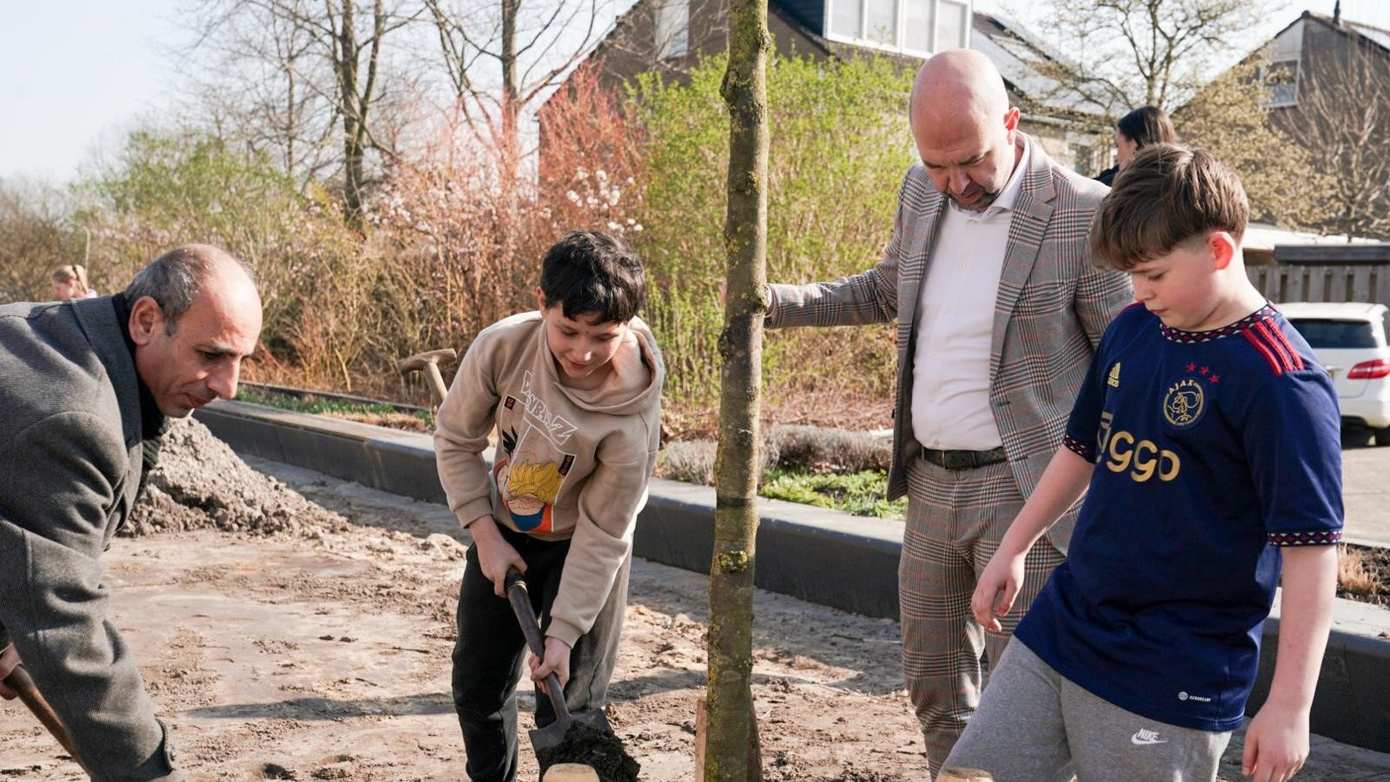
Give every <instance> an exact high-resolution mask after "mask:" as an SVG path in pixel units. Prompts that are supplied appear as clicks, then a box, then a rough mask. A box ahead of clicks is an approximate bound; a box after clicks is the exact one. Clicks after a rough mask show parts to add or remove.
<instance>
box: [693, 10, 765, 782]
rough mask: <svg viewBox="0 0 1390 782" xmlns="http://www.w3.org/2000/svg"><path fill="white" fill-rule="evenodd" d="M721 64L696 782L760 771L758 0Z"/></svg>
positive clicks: (761, 21) (761, 176)
mask: <svg viewBox="0 0 1390 782" xmlns="http://www.w3.org/2000/svg"><path fill="white" fill-rule="evenodd" d="M729 17H730V35H729V65H728V69H727V70H726V71H725V73H724V83H723V85H722V87H721V90H720V91H721V92H722V93H723V96H724V103H725V104H726V105H727V106H728V109H729V177H728V184H727V187H726V190H727V192H728V207H727V211H726V213H725V222H724V243H725V246H726V248H727V249H728V257H729V265H728V274H727V278H726V286H727V290H728V291H729V294H728V303H727V305H726V306H725V308H724V330H723V332H722V333H721V334H720V335H719V352H720V354H721V356H722V358H723V359H724V363H723V368H722V370H721V381H720V385H721V394H720V403H719V449H718V452H717V456H716V460H715V509H714V556H713V560H712V561H711V562H710V586H709V589H710V594H709V601H710V627H709V686H708V690H707V709H708V712H707V714H708V719H707V726H708V729H707V732H706V734H705V746H704V748H703V750H704V752H703V757H704V759H705V768H704V779H705V782H716V781H717V782H748V781H749V780H756V779H761V778H762V769H761V768H760V767H759V765H760V761H759V758H758V753H757V752H756V746H757V741H756V736H757V730H758V726H757V721H756V719H755V718H754V713H753V691H752V676H753V648H752V643H753V572H754V564H755V562H756V553H757V552H756V541H757V535H758V502H757V489H758V472H759V469H758V463H759V460H758V447H759V443H760V441H761V437H760V435H759V428H760V427H759V421H758V409H759V403H760V397H761V393H762V347H763V314H764V313H765V312H766V311H767V301H766V300H765V296H766V294H765V292H764V291H765V290H766V288H767V285H766V283H767V196H768V193H767V190H768V177H767V159H768V138H769V132H768V122H767V57H768V50H769V49H771V41H772V35H771V33H769V32H768V29H767V0H733V2H731V4H730V8H729Z"/></svg>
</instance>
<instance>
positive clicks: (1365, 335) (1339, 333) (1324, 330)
mask: <svg viewBox="0 0 1390 782" xmlns="http://www.w3.org/2000/svg"><path fill="white" fill-rule="evenodd" d="M1289 323H1290V324H1291V325H1292V326H1293V327H1294V328H1295V329H1297V330H1298V333H1299V334H1302V335H1303V338H1304V339H1306V340H1308V346H1309V347H1313V348H1375V347H1380V346H1379V345H1377V344H1376V337H1375V329H1374V327H1373V324H1372V323H1371V322H1370V321H1368V320H1331V319H1325V318H1290V319H1289Z"/></svg>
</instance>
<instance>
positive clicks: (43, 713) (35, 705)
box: [5, 665, 87, 771]
mask: <svg viewBox="0 0 1390 782" xmlns="http://www.w3.org/2000/svg"><path fill="white" fill-rule="evenodd" d="M5 684H6V685H7V686H8V687H9V688H10V689H12V690H14V691H15V692H17V693H19V700H20V701H21V702H23V704H24V705H25V706H27V707H28V708H29V711H30V712H32V713H33V715H34V716H35V717H37V718H38V720H39V722H40V723H42V724H43V726H44V727H45V728H47V729H48V732H49V733H50V734H52V736H53V738H55V739H57V740H58V743H59V744H60V745H62V747H63V749H64V750H66V751H67V753H68V755H69V756H70V757H71V758H72V759H73V760H74V761H76V762H77V765H78V766H80V767H81V768H82V770H83V771H87V765H86V764H85V763H83V762H82V757H81V756H80V755H78V754H77V746H76V745H75V744H74V743H73V740H72V735H71V734H69V733H68V729H67V726H66V725H64V724H63V720H62V719H61V718H60V717H59V716H58V715H57V714H56V713H55V712H54V711H53V707H52V706H49V705H48V701H47V700H45V699H44V697H43V695H42V694H40V693H39V688H38V687H37V686H35V684H34V680H33V678H31V677H30V676H29V672H28V671H26V670H24V666H23V665H17V666H15V668H14V670H12V671H10V675H9V676H6V677H5Z"/></svg>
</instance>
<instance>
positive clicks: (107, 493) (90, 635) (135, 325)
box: [0, 245, 261, 782]
mask: <svg viewBox="0 0 1390 782" xmlns="http://www.w3.org/2000/svg"><path fill="white" fill-rule="evenodd" d="M260 330H261V302H260V297H259V295H258V294H257V292H256V287H255V282H254V280H253V279H252V276H251V274H250V271H249V270H248V269H247V268H246V267H245V266H244V265H243V264H241V263H240V262H239V261H237V260H236V259H234V258H232V257H231V256H230V255H228V254H227V253H225V252H223V251H222V250H219V249H217V248H215V247H209V246H206V245H189V246H185V247H180V248H178V249H176V250H172V251H170V252H168V253H166V254H164V255H163V256H160V257H159V258H158V259H156V260H155V261H154V262H153V263H151V264H150V265H149V266H147V267H146V268H145V269H143V270H142V271H140V272H139V273H138V274H137V275H136V276H135V279H134V280H133V281H132V282H131V284H130V287H128V288H127V289H126V290H125V292H124V293H122V294H117V295H115V296H108V297H103V298H96V299H85V300H79V301H75V302H72V303H66V304H57V303H49V304H12V305H7V306H3V307H0V476H3V479H0V650H4V649H6V648H7V647H8V646H9V645H11V644H12V645H13V649H11V650H9V653H8V654H4V655H0V657H3V658H4V659H5V660H6V661H7V662H5V663H4V664H5V665H6V666H8V665H10V664H12V661H13V660H14V659H15V657H16V654H15V653H16V652H17V656H18V659H19V660H20V661H22V664H23V665H24V667H25V668H26V669H27V670H28V671H29V673H30V675H31V676H32V678H33V680H34V682H35V683H36V684H37V686H38V689H39V690H40V692H42V693H43V695H44V696H45V698H47V700H48V701H49V702H50V703H51V704H52V706H53V709H54V711H55V712H56V713H57V714H58V716H59V717H60V718H61V719H62V721H63V722H64V724H65V725H66V726H67V728H68V731H69V733H70V734H71V736H72V739H73V743H74V745H75V747H76V750H77V755H78V756H79V758H78V759H79V760H80V761H81V762H82V764H83V765H84V766H85V767H86V768H87V770H88V771H89V773H91V775H92V778H93V779H96V780H103V782H104V781H105V780H111V781H112V782H115V781H117V780H119V781H120V782H125V781H126V780H178V779H182V775H181V774H180V773H179V772H178V771H177V770H176V767H175V763H174V752H173V744H172V741H171V740H170V737H169V736H168V734H167V733H166V731H165V729H164V726H163V725H162V724H161V723H160V722H159V721H158V720H156V719H155V715H154V705H153V704H152V703H151V701H150V699H149V697H148V696H147V695H146V694H145V687H144V683H143V682H142V681H141V678H140V673H139V670H138V669H137V667H136V662H135V660H134V659H133V657H132V655H131V653H130V649H129V648H128V647H127V646H126V644H125V642H124V641H123V640H122V639H121V637H120V634H119V633H117V631H116V628H115V626H114V625H113V624H112V622H111V619H110V596H109V594H108V592H107V588H106V586H105V585H104V584H103V583H102V565H101V554H102V552H103V551H105V549H106V548H107V547H108V546H109V544H110V542H111V538H112V536H114V535H115V533H116V531H117V530H118V529H119V528H120V526H121V525H122V524H123V523H124V522H125V520H126V518H127V517H128V516H129V515H130V512H131V510H132V508H133V507H134V505H135V501H136V499H137V497H138V496H139V494H140V491H141V490H142V489H143V488H144V483H145V479H146V477H147V476H148V473H149V469H150V467H151V466H152V465H153V464H154V460H155V459H156V458H157V456H158V443H159V437H160V435H161V434H162V432H163V430H164V423H165V419H166V417H175V418H180V417H184V416H187V415H188V414H189V413H191V412H192V411H193V410H195V409H197V408H198V407H201V406H203V405H205V404H207V403H208V402H210V401H212V400H213V399H216V398H218V397H232V396H234V395H235V394H236V384H237V377H238V373H239V371H240V367H241V362H242V360H243V359H244V358H245V357H246V356H247V355H248V354H250V353H251V351H252V350H254V349H255V346H256V341H257V339H258V338H259V335H260ZM0 695H5V696H7V697H13V693H12V692H8V691H5V692H0Z"/></svg>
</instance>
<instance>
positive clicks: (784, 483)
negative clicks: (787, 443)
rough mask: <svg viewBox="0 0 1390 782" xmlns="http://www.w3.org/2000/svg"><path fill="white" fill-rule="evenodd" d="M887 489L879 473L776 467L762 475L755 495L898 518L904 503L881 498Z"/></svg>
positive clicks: (856, 512) (853, 512) (857, 514)
mask: <svg viewBox="0 0 1390 782" xmlns="http://www.w3.org/2000/svg"><path fill="white" fill-rule="evenodd" d="M887 490H888V474H887V473H885V472H883V471H882V470H861V471H859V472H854V473H846V474H843V475H833V474H818V473H813V472H808V471H806V470H792V469H786V468H783V467H777V468H774V469H771V470H768V471H767V472H766V473H765V474H764V475H763V485H762V488H760V489H759V490H758V493H759V494H761V495H762V496H764V497H768V498H770V499H774V500H786V501H788V502H799V503H802V504H805V505H815V506H817V507H820V508H831V509H833V510H838V511H843V512H845V513H851V514H854V515H855V516H876V517H878V518H899V519H900V518H902V517H903V514H904V513H905V512H906V510H907V500H906V499H898V500H894V501H893V502H889V501H888V500H886V499H884V496H885V495H886V493H887Z"/></svg>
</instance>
